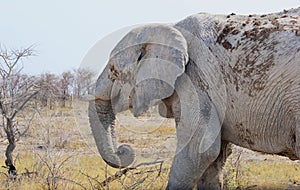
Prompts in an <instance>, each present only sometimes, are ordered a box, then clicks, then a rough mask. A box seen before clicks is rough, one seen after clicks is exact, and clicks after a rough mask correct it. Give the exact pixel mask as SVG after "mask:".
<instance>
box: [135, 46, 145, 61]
mask: <svg viewBox="0 0 300 190" xmlns="http://www.w3.org/2000/svg"><path fill="white" fill-rule="evenodd" d="M145 54H146V48H145V47H142V48H141V51H140V55H139V57H138V59H137V63H139V62H140V61H141V60H142V58H143V57H144V56H145Z"/></svg>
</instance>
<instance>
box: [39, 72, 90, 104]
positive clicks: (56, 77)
mask: <svg viewBox="0 0 300 190" xmlns="http://www.w3.org/2000/svg"><path fill="white" fill-rule="evenodd" d="M35 77H36V78H37V81H38V86H39V87H40V90H39V93H38V94H37V95H36V96H35V97H34V99H35V100H36V101H38V102H39V103H40V104H41V105H42V106H49V108H50V109H52V108H53V107H54V106H59V107H70V106H71V105H70V103H71V101H72V100H73V99H74V98H75V99H82V98H84V97H85V96H86V95H88V94H91V93H92V90H93V84H92V81H93V77H95V74H94V73H92V72H91V71H89V70H86V69H81V68H80V69H73V70H72V71H66V72H63V73H61V74H53V73H43V74H41V75H38V76H35ZM68 103H69V104H68ZM57 104H59V105H57Z"/></svg>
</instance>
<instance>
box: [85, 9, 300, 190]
mask: <svg viewBox="0 0 300 190" xmlns="http://www.w3.org/2000/svg"><path fill="white" fill-rule="evenodd" d="M299 15H300V8H295V9H289V10H284V11H283V12H279V13H270V14H265V15H236V14H234V13H232V14H229V15H212V14H207V13H199V14H196V15H192V16H189V17H187V18H185V19H183V20H181V21H179V22H176V23H166V24H164V23H158V24H146V25H142V26H139V27H136V28H134V29H132V30H131V31H129V32H128V33H127V34H126V35H125V36H124V37H123V38H122V39H121V40H120V41H119V42H118V44H117V45H116V46H115V47H114V49H113V50H112V51H111V54H110V57H109V60H108V63H107V65H106V66H105V68H104V70H103V72H102V73H101V74H100V75H99V77H98V79H97V81H96V83H95V92H94V98H93V99H92V100H90V101H89V108H88V109H89V111H88V113H89V122H90V126H91V129H92V133H93V136H94V139H95V142H96V145H97V148H98V151H99V153H100V155H101V157H102V158H103V160H104V161H105V162H106V163H107V164H108V165H110V166H112V167H115V168H124V167H128V166H129V165H130V164H132V163H133V162H134V159H135V153H134V150H133V148H132V147H131V146H130V145H128V144H122V145H120V146H119V147H118V146H117V142H116V135H115V133H114V126H115V120H116V114H117V113H119V112H122V111H124V110H132V113H133V115H134V116H135V117H137V116H140V115H142V114H143V113H144V112H145V111H147V110H148V109H149V108H150V107H151V106H154V105H157V106H158V108H159V114H160V115H161V116H163V117H166V118H174V120H175V124H176V137H177V142H176V143H177V144H176V153H175V156H174V158H173V161H172V167H171V170H170V174H169V180H168V184H167V189H193V188H194V187H196V186H197V188H198V189H222V188H223V185H222V167H223V165H224V162H225V161H226V158H227V157H228V155H229V154H230V152H231V148H230V145H231V144H235V145H238V146H241V147H244V148H247V149H251V150H255V151H259V152H263V153H270V154H277V155H283V156H286V157H288V158H290V159H292V160H297V159H299V158H300V16H299Z"/></svg>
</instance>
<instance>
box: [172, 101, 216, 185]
mask: <svg viewBox="0 0 300 190" xmlns="http://www.w3.org/2000/svg"><path fill="white" fill-rule="evenodd" d="M206 104H209V105H206ZM201 106H202V107H204V108H206V109H209V110H208V112H207V113H205V114H204V115H202V114H203V113H202V114H201V113H200V117H199V118H196V117H194V118H192V119H191V118H190V117H184V116H183V117H181V120H180V121H179V119H178V118H177V119H176V115H177V114H176V112H175V121H176V126H177V130H176V133H177V148H176V154H175V157H174V160H173V163H172V168H171V172H170V177H169V183H168V186H167V189H193V188H194V187H195V186H196V185H197V183H198V181H199V179H200V178H201V176H202V175H203V173H204V172H205V170H206V169H207V168H208V167H209V166H210V165H211V164H212V163H213V162H214V161H215V160H216V159H217V157H218V155H219V154H220V148H221V125H220V121H219V118H218V114H217V111H216V109H215V107H214V105H213V104H212V103H210V102H209V101H207V102H205V103H204V105H203V104H201ZM181 109H182V108H181ZM189 110H191V109H189ZM202 111H203V112H205V110H202ZM181 113H182V112H181ZM189 115H192V114H189Z"/></svg>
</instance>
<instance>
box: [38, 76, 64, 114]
mask: <svg viewBox="0 0 300 190" xmlns="http://www.w3.org/2000/svg"><path fill="white" fill-rule="evenodd" d="M38 78H39V79H38V83H39V86H40V92H39V94H38V96H37V99H38V100H39V101H40V102H41V104H42V106H44V107H45V106H49V108H50V109H52V108H53V103H54V101H55V100H56V99H58V97H59V94H60V93H59V90H60V87H59V82H58V81H59V79H58V77H57V76H56V75H55V74H52V73H44V74H41V75H40V76H39V77H38Z"/></svg>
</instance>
